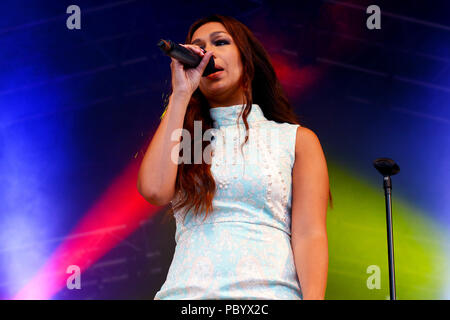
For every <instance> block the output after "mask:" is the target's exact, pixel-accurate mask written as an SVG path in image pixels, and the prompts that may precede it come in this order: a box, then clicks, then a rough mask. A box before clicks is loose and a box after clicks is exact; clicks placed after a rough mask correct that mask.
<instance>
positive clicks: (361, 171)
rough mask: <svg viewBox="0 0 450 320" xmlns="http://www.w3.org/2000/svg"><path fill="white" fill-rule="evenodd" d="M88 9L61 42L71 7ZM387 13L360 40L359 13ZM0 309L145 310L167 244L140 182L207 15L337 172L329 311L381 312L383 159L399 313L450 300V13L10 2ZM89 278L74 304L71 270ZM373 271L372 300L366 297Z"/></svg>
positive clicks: (2, 44) (1, 60)
mask: <svg viewBox="0 0 450 320" xmlns="http://www.w3.org/2000/svg"><path fill="white" fill-rule="evenodd" d="M72 4H76V5H78V6H79V7H80V9H81V29H79V30H69V29H68V28H67V27H66V20H67V18H68V16H69V14H67V13H66V9H67V7H68V6H69V5H72ZM371 4H376V5H378V6H379V7H380V8H381V29H380V30H369V29H368V28H367V27H366V20H367V18H368V16H369V14H367V13H366V8H367V6H368V5H371ZM0 12H1V19H0V230H1V231H0V298H3V299H13V298H38V299H152V298H153V296H154V294H155V293H156V291H157V290H159V288H160V287H161V285H162V283H163V282H164V280H165V277H166V274H167V270H168V268H169V265H170V262H171V259H172V255H173V252H174V247H175V240H174V232H175V225H174V221H170V222H168V223H162V221H161V218H162V216H163V213H164V212H165V211H166V210H167V208H166V207H155V206H152V205H150V204H148V203H146V202H145V201H144V200H143V199H142V198H141V197H140V196H139V194H138V193H137V190H136V178H137V177H136V174H137V168H138V166H139V163H140V161H141V159H142V155H143V152H144V151H145V149H146V147H147V145H148V143H149V141H150V139H151V137H152V134H153V133H154V130H155V129H156V128H157V125H158V124H159V121H160V116H161V114H162V112H163V110H164V105H163V104H164V99H165V93H167V91H168V89H169V84H170V59H169V58H168V57H166V56H163V55H162V54H161V52H160V51H159V49H158V48H157V47H156V43H157V41H158V40H159V39H161V38H164V39H172V40H174V41H177V42H180V43H184V39H185V37H186V33H187V30H188V28H189V26H190V25H191V23H193V22H194V21H195V20H196V19H198V18H200V17H202V16H206V15H209V14H212V13H219V14H225V15H231V16H233V17H235V18H237V19H239V20H240V21H242V22H243V23H245V24H246V25H247V26H248V27H249V28H250V29H251V30H252V31H253V32H254V33H255V35H256V36H257V37H258V39H259V40H260V41H261V42H262V43H263V45H264V46H265V48H266V49H267V50H268V52H269V53H270V56H271V59H272V62H273V64H274V66H275V69H276V72H277V74H278V76H279V78H280V80H281V82H282V84H283V88H284V90H285V91H286V93H287V95H288V97H289V99H290V101H291V103H292V104H293V105H294V106H295V109H296V112H297V114H298V115H299V116H300V118H301V119H302V124H303V125H304V126H306V127H308V128H310V129H311V130H313V131H314V132H315V133H316V134H317V136H318V137H319V139H320V141H321V143H322V147H323V149H324V152H325V155H326V157H327V161H328V165H329V176H330V183H331V192H332V193H333V201H334V208H333V209H329V213H328V232H329V234H328V236H329V249H330V265H329V276H328V288H327V295H326V298H327V299H386V297H387V295H388V273H387V270H388V269H387V253H386V252H387V249H386V248H387V245H386V226H385V211H384V195H383V189H382V178H381V176H380V175H379V174H378V173H377V172H376V171H375V169H374V168H373V166H372V161H373V160H374V159H376V158H379V157H389V158H392V159H394V160H395V161H396V162H397V163H399V165H400V168H401V172H400V173H399V174H398V175H397V176H395V177H393V213H394V244H395V254H396V268H397V269H396V271H397V295H398V299H448V298H449V297H450V295H449V294H450V278H449V272H448V270H449V269H450V268H449V263H448V262H449V253H450V251H449V246H448V235H447V234H448V231H449V229H450V220H449V212H450V204H449V198H450V184H449V183H448V180H449V179H450V166H449V163H450V151H449V150H450V148H449V141H450V139H449V138H450V108H449V102H450V73H449V72H450V68H449V63H450V22H449V21H450V19H449V17H450V2H448V1H443V0H441V1H438V0H433V1H386V2H381V1H364V0H361V1H357V0H343V1H332V0H324V1H319V0H317V1H295V2H280V1H264V0H260V1H257V0H254V1H247V0H239V1H238V0H227V1H220V0H219V1H166V2H164V1H160V2H151V1H144V0H128V1H127V0H123V1H87V0H77V1H23V0H16V1H2V2H1V4H0ZM69 265H77V266H79V267H80V268H81V289H79V290H77V289H74V290H69V289H68V288H67V287H66V282H65V281H66V279H67V277H69V274H67V273H66V268H67V267H68V266H69ZM370 266H378V267H379V268H380V270H381V273H380V275H381V287H380V288H379V289H369V288H368V286H367V281H368V278H369V277H370V275H371V274H370V273H368V271H367V269H368V268H369V267H370Z"/></svg>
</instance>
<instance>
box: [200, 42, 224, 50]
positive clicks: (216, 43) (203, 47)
mask: <svg viewBox="0 0 450 320" xmlns="http://www.w3.org/2000/svg"><path fill="white" fill-rule="evenodd" d="M220 43H223V44H230V42H229V41H228V40H216V41H214V44H215V45H216V46H217V45H218V44H220ZM200 48H202V49H203V50H205V46H200Z"/></svg>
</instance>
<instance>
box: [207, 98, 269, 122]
mask: <svg viewBox="0 0 450 320" xmlns="http://www.w3.org/2000/svg"><path fill="white" fill-rule="evenodd" d="M244 108H245V105H242V104H235V105H232V106H226V107H215V108H210V109H209V114H210V115H211V118H212V120H213V127H214V128H220V127H224V126H231V125H237V119H238V117H239V124H244V120H243V119H242V115H241V116H239V114H240V113H241V112H242V110H243V109H244ZM262 120H267V119H266V118H265V117H264V114H263V112H262V110H261V108H260V106H259V105H258V104H255V103H253V104H252V109H251V110H250V113H249V114H248V116H247V122H248V123H250V122H255V121H262Z"/></svg>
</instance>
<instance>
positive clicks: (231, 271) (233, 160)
mask: <svg viewBox="0 0 450 320" xmlns="http://www.w3.org/2000/svg"><path fill="white" fill-rule="evenodd" d="M242 108H243V106H242V105H234V106H227V107H218V108H212V109H210V114H211V117H212V119H213V120H214V123H213V126H214V129H213V131H214V140H212V143H211V145H212V149H213V150H214V151H213V157H212V163H211V171H212V173H213V176H214V178H215V181H216V185H217V191H216V194H215V196H214V200H213V207H214V211H213V212H212V213H210V214H209V215H208V217H207V218H206V220H204V214H202V215H201V216H199V217H194V215H193V214H192V212H190V211H189V212H188V213H187V216H186V219H185V221H184V223H183V219H182V218H183V216H182V214H181V212H180V211H179V212H175V219H176V234H175V240H176V248H175V253H174V257H173V260H172V263H171V265H170V268H169V272H168V274H167V278H166V281H165V282H164V284H163V285H162V287H161V289H160V290H159V291H158V292H157V293H156V295H155V297H154V299H155V300H162V299H286V300H288V299H289V300H290V299H302V292H301V287H300V283H299V280H298V277H297V272H296V268H295V264H294V256H293V252H292V247H291V203H292V168H293V164H294V160H295V141H296V132H297V128H298V127H299V125H298V124H289V123H277V122H275V121H271V120H268V119H266V118H265V117H264V115H263V112H262V110H261V108H260V107H259V105H257V104H253V105H252V109H251V112H250V114H249V115H248V118H247V121H248V124H249V127H250V133H249V140H248V141H247V143H246V144H245V145H244V147H243V150H244V157H243V156H242V154H241V147H240V146H241V144H242V143H243V141H244V138H245V126H244V122H243V120H242V117H239V125H237V120H238V116H239V113H240V112H241V110H242Z"/></svg>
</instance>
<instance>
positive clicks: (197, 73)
mask: <svg viewBox="0 0 450 320" xmlns="http://www.w3.org/2000/svg"><path fill="white" fill-rule="evenodd" d="M179 45H180V46H183V47H185V48H187V49H189V50H191V51H192V52H194V53H196V54H198V55H199V56H201V57H202V60H201V62H200V63H199V65H198V66H197V67H196V68H188V69H185V68H184V65H183V64H182V63H181V62H179V61H178V60H177V59H174V58H172V57H171V59H172V63H171V64H170V68H171V69H172V91H173V93H176V94H182V95H188V96H189V97H191V96H192V94H193V93H194V91H195V90H196V89H197V87H198V85H199V84H200V80H201V78H202V74H203V71H204V70H205V68H206V65H207V64H208V61H209V60H210V58H211V56H212V52H211V51H208V52H206V53H203V51H202V49H201V48H200V47H199V46H197V45H192V44H186V45H183V44H181V43H180V44H179Z"/></svg>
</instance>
